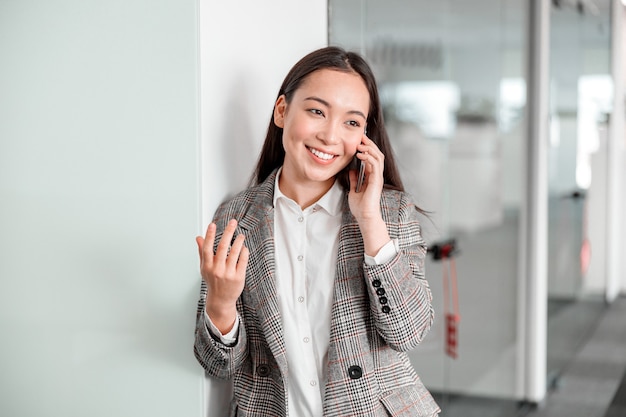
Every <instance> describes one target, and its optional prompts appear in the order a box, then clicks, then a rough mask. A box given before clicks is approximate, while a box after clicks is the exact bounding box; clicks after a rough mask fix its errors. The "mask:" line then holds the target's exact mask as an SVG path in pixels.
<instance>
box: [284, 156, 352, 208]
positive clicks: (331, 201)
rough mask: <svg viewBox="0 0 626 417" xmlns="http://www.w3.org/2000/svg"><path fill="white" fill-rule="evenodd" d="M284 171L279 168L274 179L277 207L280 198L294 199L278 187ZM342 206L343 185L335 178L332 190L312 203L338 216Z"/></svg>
mask: <svg viewBox="0 0 626 417" xmlns="http://www.w3.org/2000/svg"><path fill="white" fill-rule="evenodd" d="M282 171H283V168H282V167H280V168H279V169H278V172H277V173H276V179H274V201H273V203H274V207H276V201H278V199H279V198H284V199H286V200H290V201H293V200H291V199H290V198H289V197H287V196H286V195H285V194H283V193H282V192H281V191H280V188H279V187H278V179H279V178H280V174H281V172H282ZM342 206H343V188H341V185H339V181H337V180H335V182H334V183H333V186H332V187H330V190H328V191H327V192H326V194H324V195H323V196H322V197H321V198H320V199H319V200H317V202H315V203H314V204H312V205H311V207H314V208H315V207H318V208H321V209H324V210H326V212H328V214H330V215H331V216H336V215H337V214H339V213H340V212H341V209H342Z"/></svg>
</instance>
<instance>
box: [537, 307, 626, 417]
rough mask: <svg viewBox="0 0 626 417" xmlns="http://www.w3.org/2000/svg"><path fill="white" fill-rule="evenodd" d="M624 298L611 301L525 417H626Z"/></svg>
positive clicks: (625, 324) (625, 315)
mask: <svg viewBox="0 0 626 417" xmlns="http://www.w3.org/2000/svg"><path fill="white" fill-rule="evenodd" d="M625 371H626V298H620V299H618V300H617V301H616V302H615V303H613V304H612V305H611V306H610V307H609V308H608V309H607V310H606V312H605V314H604V315H603V317H602V318H601V319H600V321H599V322H598V324H597V326H596V328H595V329H594V331H593V333H592V334H591V335H590V337H589V339H588V340H587V342H586V343H585V344H584V345H583V346H582V348H581V349H580V350H579V351H578V352H577V353H576V354H575V356H574V359H573V361H572V362H571V363H570V364H569V366H568V367H567V368H566V369H565V371H564V372H563V373H562V374H561V378H560V379H559V383H558V384H557V386H556V387H555V389H554V390H553V391H552V392H551V393H550V394H549V395H548V397H547V398H546V401H545V404H544V405H543V406H542V407H539V409H537V410H535V411H532V412H530V413H528V414H526V415H525V417H617V416H619V417H626V385H623V384H626V382H625V381H624V375H625Z"/></svg>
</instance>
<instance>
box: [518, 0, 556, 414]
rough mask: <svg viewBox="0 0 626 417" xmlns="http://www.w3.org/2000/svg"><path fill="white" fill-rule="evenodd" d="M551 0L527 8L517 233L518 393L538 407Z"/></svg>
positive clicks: (542, 389)
mask: <svg viewBox="0 0 626 417" xmlns="http://www.w3.org/2000/svg"><path fill="white" fill-rule="evenodd" d="M550 5H551V2H550V1H549V0H531V1H530V2H529V10H528V22H529V24H528V71H527V77H528V78H527V80H528V81H527V83H528V84H527V106H526V110H527V148H526V151H527V155H526V158H527V162H526V170H527V172H526V203H525V205H524V208H523V210H524V213H523V216H522V218H523V220H522V222H521V227H522V230H521V231H520V235H521V239H522V240H523V244H522V247H523V249H522V250H523V256H522V257H521V263H522V265H521V266H520V269H521V272H522V274H521V275H520V277H521V278H520V306H519V308H520V333H519V334H520V346H521V348H522V350H521V354H520V355H519V358H520V375H522V377H521V384H522V387H521V391H522V396H523V398H524V399H525V400H527V401H529V402H531V403H541V402H542V401H543V399H544V397H545V395H546V349H547V335H546V329H547V312H546V309H547V280H548V278H547V195H548V191H547V183H548V176H547V149H548V118H549V113H548V97H549V96H548V82H549V75H550V74H549V62H550V61H549V60H550V55H549V48H550Z"/></svg>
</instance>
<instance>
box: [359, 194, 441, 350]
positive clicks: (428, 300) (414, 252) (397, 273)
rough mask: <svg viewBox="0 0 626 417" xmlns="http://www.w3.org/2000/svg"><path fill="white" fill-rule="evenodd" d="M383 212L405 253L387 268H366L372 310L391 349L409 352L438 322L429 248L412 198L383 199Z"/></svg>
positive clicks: (387, 264) (377, 325) (388, 197)
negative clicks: (426, 264) (427, 265)
mask: <svg viewBox="0 0 626 417" xmlns="http://www.w3.org/2000/svg"><path fill="white" fill-rule="evenodd" d="M381 210H382V213H383V218H384V220H385V222H386V223H387V228H388V230H389V234H390V236H391V238H392V239H396V241H397V243H398V249H399V250H398V253H397V254H396V256H395V257H394V258H393V259H392V260H391V261H389V262H387V263H384V264H381V265H366V264H364V266H363V268H364V274H365V281H366V285H367V288H368V292H369V298H370V309H371V313H372V316H373V317H374V322H375V326H376V329H377V331H378V333H379V334H380V336H381V337H382V338H383V339H384V340H385V341H386V342H387V344H388V345H389V346H390V347H391V348H392V349H395V350H398V351H409V350H411V349H414V348H415V347H416V346H417V345H418V344H419V343H420V342H421V341H422V339H423V338H424V336H425V335H426V333H427V332H428V330H429V329H430V327H431V325H432V323H433V320H434V310H433V307H432V295H431V291H430V288H429V286H428V282H427V281H426V279H425V276H424V260H425V257H426V244H425V242H424V240H423V238H422V235H421V230H420V224H419V221H418V211H417V207H416V206H415V205H414V204H413V203H412V202H411V200H410V199H409V197H408V195H407V194H405V193H400V192H386V193H383V198H382V199H381Z"/></svg>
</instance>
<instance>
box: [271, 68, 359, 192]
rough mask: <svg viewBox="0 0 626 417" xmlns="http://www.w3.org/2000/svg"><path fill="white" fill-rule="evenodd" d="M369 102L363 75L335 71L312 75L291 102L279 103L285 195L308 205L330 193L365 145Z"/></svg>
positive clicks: (277, 120) (276, 119)
mask: <svg viewBox="0 0 626 417" xmlns="http://www.w3.org/2000/svg"><path fill="white" fill-rule="evenodd" d="M369 102H370V97H369V92H368V90H367V87H366V85H365V83H364V82H363V79H362V78H361V77H360V76H359V75H358V74H355V73H353V72H342V71H336V70H331V69H322V70H318V71H315V72H313V73H311V74H310V75H309V76H308V77H307V78H306V79H305V80H304V81H303V83H302V84H301V85H300V87H299V88H298V89H297V90H296V91H295V92H294V94H293V96H292V98H291V102H289V103H287V101H286V99H285V96H280V97H279V98H278V100H277V101H276V105H275V107H274V123H275V124H276V126H278V127H280V128H282V129H283V148H284V149H285V160H284V163H283V171H282V175H281V177H280V179H279V181H280V183H279V185H280V188H281V191H282V192H283V193H285V195H287V196H289V197H290V198H293V199H294V200H295V201H297V202H298V203H302V202H303V197H304V199H305V200H307V199H310V198H319V197H321V195H323V194H324V193H325V192H326V191H328V189H330V187H331V186H332V185H333V182H334V181H335V176H336V175H337V173H339V172H340V171H341V170H342V169H343V168H344V167H346V166H347V165H348V164H349V163H350V161H351V160H352V158H353V156H354V154H355V153H356V147H357V145H358V144H359V143H360V142H361V139H362V137H363V133H364V130H365V125H366V121H367V115H368V112H369ZM312 194H315V195H312ZM306 195H308V197H307V196H306Z"/></svg>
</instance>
